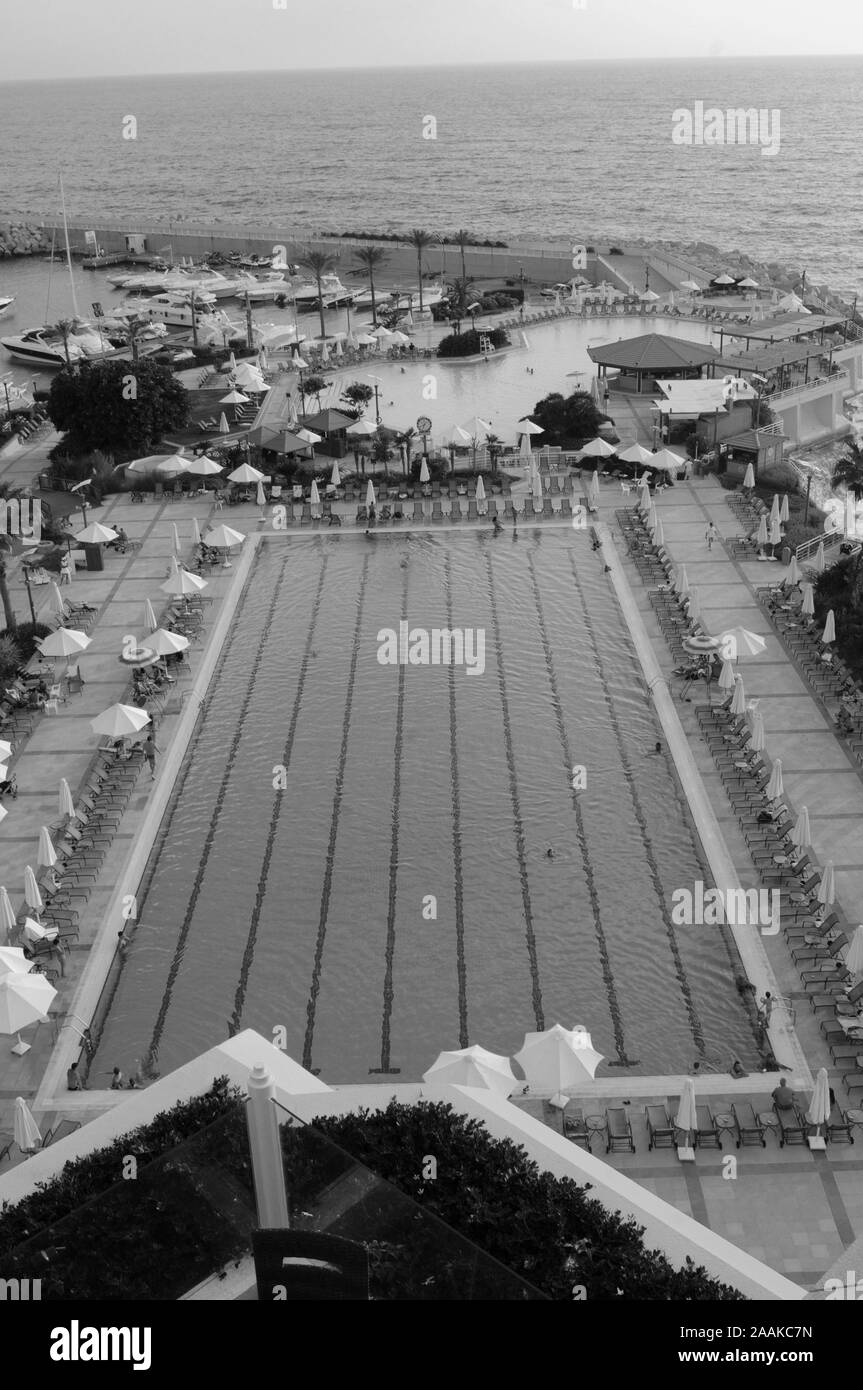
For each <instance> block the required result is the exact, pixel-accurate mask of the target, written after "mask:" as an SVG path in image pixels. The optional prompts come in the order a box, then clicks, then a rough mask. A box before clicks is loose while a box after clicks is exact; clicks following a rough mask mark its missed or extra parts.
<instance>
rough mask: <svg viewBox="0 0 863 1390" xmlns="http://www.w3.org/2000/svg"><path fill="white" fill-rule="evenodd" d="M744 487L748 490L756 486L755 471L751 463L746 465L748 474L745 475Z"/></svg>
mask: <svg viewBox="0 0 863 1390" xmlns="http://www.w3.org/2000/svg"><path fill="white" fill-rule="evenodd" d="M743 486H744V487H747V488H748V487H754V486H755V469H754V468H753V467H752V464H751V463H747V465H746V472H745V473H744V474H743Z"/></svg>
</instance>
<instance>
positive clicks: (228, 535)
mask: <svg viewBox="0 0 863 1390" xmlns="http://www.w3.org/2000/svg"><path fill="white" fill-rule="evenodd" d="M245 539H246V537H245V536H244V534H243V532H242V531H234V530H233V528H232V527H230V526H214V527H213V529H212V530H211V531H208V532H207V533H206V535H205V536H204V544H205V545H211V546H212V547H213V549H214V550H230V549H231V547H232V546H234V545H242V543H243V541H244V540H245Z"/></svg>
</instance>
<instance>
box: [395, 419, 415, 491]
mask: <svg viewBox="0 0 863 1390" xmlns="http://www.w3.org/2000/svg"><path fill="white" fill-rule="evenodd" d="M416 437H417V432H416V430H415V429H414V428H413V426H411V428H410V429H409V430H403V431H402V433H401V434H400V435H399V436H398V439H397V443H398V446H399V449H400V450H401V455H402V467H403V468H404V471H405V477H406V478H407V477H409V476H410V471H411V454H412V452H413V446H414V440H415V439H416Z"/></svg>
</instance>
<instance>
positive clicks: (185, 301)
mask: <svg viewBox="0 0 863 1390" xmlns="http://www.w3.org/2000/svg"><path fill="white" fill-rule="evenodd" d="M193 293H194V296H195V305H194V314H195V320H196V322H197V323H202V322H205V321H208V320H209V319H210V318H212V316H213V314H214V313H215V310H214V308H213V306H214V304H215V302H216V301H215V297H214V296H213V295H212V294H209V293H208V292H207V291H206V290H195V291H192V290H165V292H164V294H154V295H150V296H149V297H148V298H146V299H137V300H130V301H129V305H128V308H130V309H131V310H132V312H133V313H135V314H139V315H140V316H141V318H145V319H149V320H150V321H151V323H165V324H167V325H168V327H169V328H191V327H192V294H193Z"/></svg>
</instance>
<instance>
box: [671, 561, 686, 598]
mask: <svg viewBox="0 0 863 1390" xmlns="http://www.w3.org/2000/svg"><path fill="white" fill-rule="evenodd" d="M674 587H675V589H676V590H677V592H678V594H680V596H681V598H682V597H683V596H684V594H688V593H689V576H688V575H687V573H686V566H685V565H678V568H677V576H676V578H675V581H674Z"/></svg>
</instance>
